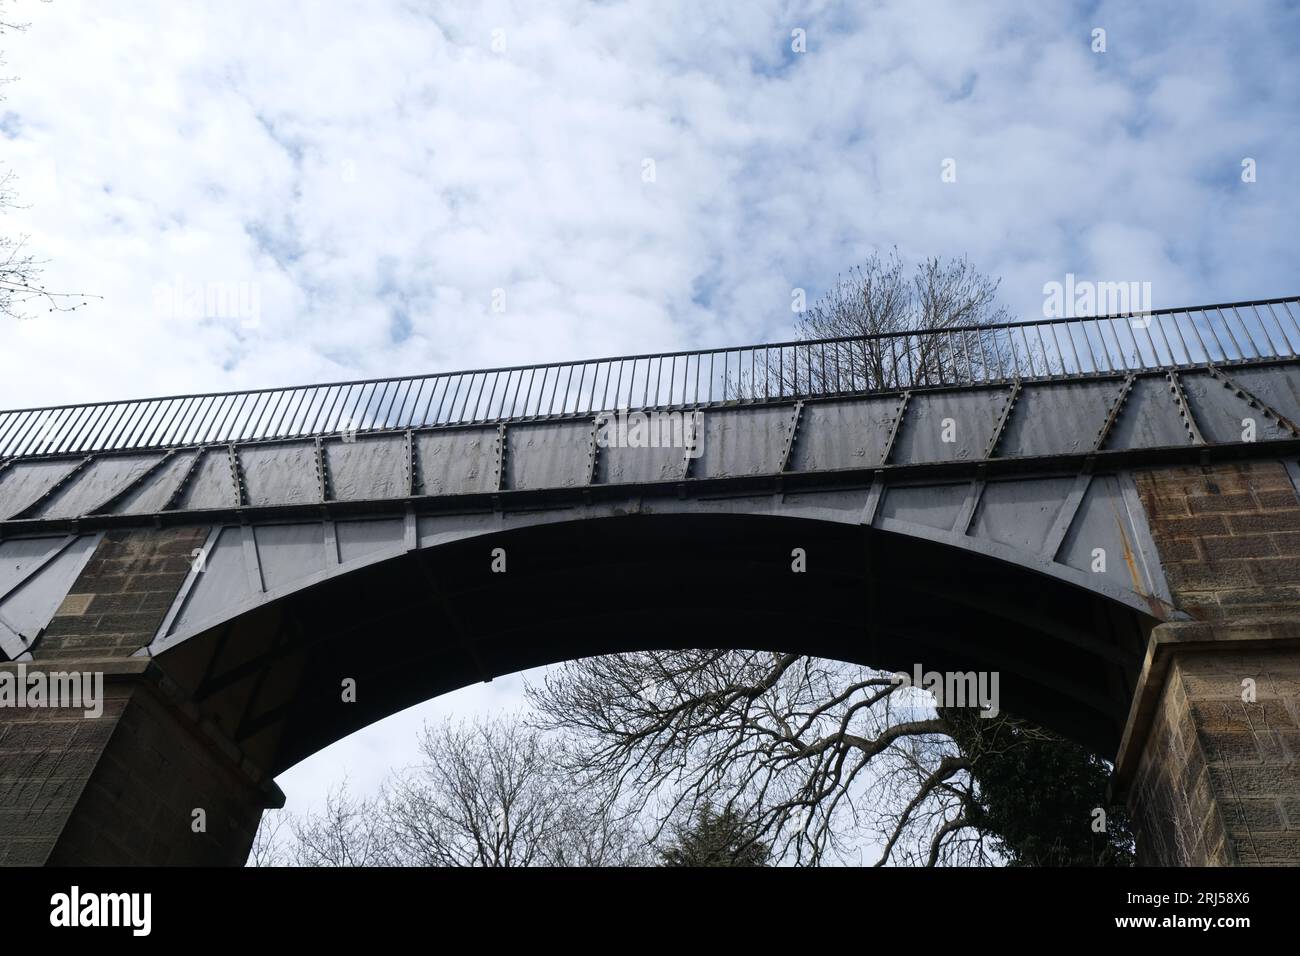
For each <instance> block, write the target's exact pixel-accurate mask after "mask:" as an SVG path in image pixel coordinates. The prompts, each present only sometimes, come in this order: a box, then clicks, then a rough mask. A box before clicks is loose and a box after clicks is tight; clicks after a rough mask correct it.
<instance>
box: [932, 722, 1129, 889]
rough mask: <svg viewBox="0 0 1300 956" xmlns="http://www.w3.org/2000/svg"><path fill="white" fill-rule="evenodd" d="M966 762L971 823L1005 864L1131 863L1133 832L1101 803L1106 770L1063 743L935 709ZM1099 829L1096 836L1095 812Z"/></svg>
mask: <svg viewBox="0 0 1300 956" xmlns="http://www.w3.org/2000/svg"><path fill="white" fill-rule="evenodd" d="M940 715H941V716H942V717H943V718H944V719H945V720H947V721H948V722H949V723H950V724H951V725H952V736H953V739H954V740H955V741H956V742H957V745H958V747H959V748H960V749H961V751H962V754H963V756H965V757H966V759H967V760H969V761H970V765H971V774H972V776H973V777H974V779H975V783H976V787H977V800H978V802H977V805H976V806H973V807H968V808H967V810H966V817H967V819H968V820H969V821H970V822H971V824H972V825H973V826H974V827H976V828H977V829H979V830H980V831H981V832H983V833H985V834H986V835H988V836H989V837H990V838H991V839H992V840H993V843H994V845H995V846H996V847H997V849H998V850H999V852H1001V853H1002V854H1003V855H1004V856H1005V857H1006V860H1007V863H1008V865H1010V866H1132V865H1133V833H1132V830H1131V828H1130V826H1129V820H1128V814H1127V812H1126V811H1125V809H1124V807H1122V806H1112V805H1108V804H1107V800H1106V787H1107V783H1108V781H1109V778H1110V766H1109V765H1108V764H1107V763H1106V761H1104V760H1102V759H1101V758H1100V757H1098V756H1097V755H1096V754H1094V753H1092V752H1090V751H1089V750H1088V749H1087V748H1085V747H1082V746H1080V745H1078V744H1076V743H1073V742H1071V741H1069V740H1065V739H1064V738H1062V737H1060V736H1058V735H1056V734H1052V733H1049V732H1047V731H1044V730H1042V729H1041V728H1039V727H1036V726H1034V725H1032V724H1029V723H1027V722H1025V721H1021V720H1017V719H1014V718H1001V719H993V720H989V719H985V718H981V717H979V716H978V715H977V714H976V712H975V711H973V710H971V709H968V708H943V709H941V710H940ZM1098 808H1101V809H1102V810H1104V811H1105V829H1104V830H1103V831H1102V832H1097V828H1098V825H1097V823H1096V821H1097V820H1098V819H1099V815H1098V814H1097V813H1096V811H1097V809H1098Z"/></svg>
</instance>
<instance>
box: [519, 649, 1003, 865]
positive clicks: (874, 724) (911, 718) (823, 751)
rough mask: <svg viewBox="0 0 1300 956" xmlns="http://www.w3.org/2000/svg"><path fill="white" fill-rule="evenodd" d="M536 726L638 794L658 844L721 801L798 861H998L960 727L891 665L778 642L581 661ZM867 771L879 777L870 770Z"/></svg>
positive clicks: (554, 683) (568, 670)
mask: <svg viewBox="0 0 1300 956" xmlns="http://www.w3.org/2000/svg"><path fill="white" fill-rule="evenodd" d="M528 694H529V699H530V702H531V703H532V704H533V706H534V707H535V708H536V709H537V711H538V714H539V716H538V718H536V722H537V725H538V726H539V728H541V729H545V730H548V731H560V732H563V733H566V734H568V735H570V741H571V742H570V745H569V746H567V747H566V748H565V751H564V755H565V759H566V769H567V770H568V771H569V772H571V773H573V774H574V776H575V779H576V780H577V781H578V784H579V786H581V787H592V788H593V789H596V790H598V791H601V792H605V793H607V794H610V795H616V796H617V797H618V798H620V799H624V800H626V801H628V806H629V807H630V808H632V809H633V810H634V811H635V812H637V813H639V814H644V815H645V816H646V817H647V818H648V820H649V821H650V822H649V823H648V824H647V825H648V826H649V827H650V831H651V838H652V839H654V840H659V839H661V837H662V835H663V834H664V833H665V832H672V831H674V830H675V829H678V828H680V825H681V821H682V820H684V819H687V820H689V819H692V818H694V817H695V816H696V815H697V814H698V813H700V812H701V811H702V810H703V809H704V808H706V807H712V806H715V805H716V806H721V807H722V808H723V809H724V810H730V811H732V812H735V813H737V814H739V815H740V816H741V817H742V818H743V819H745V820H747V821H750V822H751V823H752V825H753V831H752V832H753V834H754V838H755V839H763V840H768V841H771V843H772V846H773V851H774V854H775V855H776V856H777V857H778V858H779V859H783V860H785V861H787V862H794V863H812V864H815V863H819V862H822V861H824V860H825V859H826V858H827V857H828V856H834V857H835V858H838V859H842V860H855V859H857V858H860V851H861V849H862V847H863V846H864V845H868V844H874V845H876V846H880V847H881V848H882V850H881V852H880V854H879V856H878V859H879V861H880V862H884V861H887V860H891V859H892V860H893V861H894V862H924V863H929V864H931V865H933V864H934V863H937V862H946V863H972V862H974V863H987V862H990V861H991V860H992V859H993V855H992V854H991V853H990V852H989V850H988V847H987V846H986V843H985V841H984V840H983V839H982V838H980V836H979V835H978V834H974V833H966V834H963V836H962V838H961V839H955V838H954V836H955V835H957V834H959V833H961V831H963V830H965V829H966V827H967V825H966V823H965V822H964V821H963V818H962V811H963V808H964V807H965V806H966V805H967V803H968V801H969V800H970V799H972V793H971V790H970V780H969V777H968V775H966V773H965V771H966V769H967V765H966V761H965V758H964V757H963V756H962V754H961V753H960V752H959V751H958V749H957V748H956V746H955V745H954V743H953V741H952V739H951V738H950V737H949V736H947V731H948V724H947V722H946V721H945V720H944V719H943V718H941V717H939V716H938V715H937V714H936V713H935V711H934V708H933V707H932V706H929V707H927V706H926V702H925V698H924V697H923V696H921V695H917V694H916V693H915V692H910V691H907V690H904V689H902V688H900V686H899V684H898V683H897V682H896V681H895V680H894V678H893V677H892V675H888V674H884V673H881V672H878V671H872V670H870V669H867V668H862V667H857V666H854V665H849V664H841V663H837V662H833V661H824V660H819V659H815V658H810V657H803V656H798V655H793V654H773V653H771V652H767V651H730V650H686V651H653V652H644V653H637V654H625V655H617V656H610V657H594V658H587V659H583V660H578V661H571V662H568V663H566V664H564V665H562V666H561V667H560V668H558V669H557V670H555V671H553V672H552V673H550V674H548V675H547V676H546V677H545V678H544V680H543V682H542V683H541V684H540V685H533V686H530V688H529V691H528ZM869 765H870V767H871V771H870V772H867V768H868V766H869Z"/></svg>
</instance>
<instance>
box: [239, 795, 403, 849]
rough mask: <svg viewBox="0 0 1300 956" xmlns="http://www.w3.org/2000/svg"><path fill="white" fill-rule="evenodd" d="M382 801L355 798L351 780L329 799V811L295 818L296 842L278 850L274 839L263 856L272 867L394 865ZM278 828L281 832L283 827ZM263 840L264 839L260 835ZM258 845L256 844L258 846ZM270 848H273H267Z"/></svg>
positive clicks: (292, 819)
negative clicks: (349, 790)
mask: <svg viewBox="0 0 1300 956" xmlns="http://www.w3.org/2000/svg"><path fill="white" fill-rule="evenodd" d="M379 807H380V804H379V801H377V800H373V799H366V798H363V797H354V796H352V794H351V793H349V792H348V783H347V780H344V781H343V782H342V783H340V784H339V785H338V786H337V787H336V788H335V789H333V790H331V791H330V792H329V793H328V794H327V795H326V797H325V809H324V810H323V811H320V812H311V813H307V814H306V815H304V816H302V817H298V818H291V819H290V821H289V827H290V830H291V832H292V834H293V840H292V842H290V843H289V844H288V845H287V846H285V847H284V848H282V849H279V848H275V845H274V844H275V841H274V835H272V837H271V838H270V839H267V840H264V846H263V847H262V849H261V852H262V853H264V855H266V856H267V857H268V859H269V860H270V863H271V865H273V864H274V863H275V862H277V861H278V860H279V859H283V861H284V862H286V863H288V864H290V865H293V866H326V867H351V866H379V865H383V864H386V863H391V862H393V860H392V856H393V853H392V848H391V846H390V844H389V842H388V834H387V832H386V830H385V828H384V826H383V825H382V820H381V816H380V813H379ZM275 826H276V827H277V828H278V826H279V823H278V822H277V823H276V824H275ZM259 838H260V835H259ZM257 843H258V841H257V840H254V846H257ZM266 844H269V846H267V845H266Z"/></svg>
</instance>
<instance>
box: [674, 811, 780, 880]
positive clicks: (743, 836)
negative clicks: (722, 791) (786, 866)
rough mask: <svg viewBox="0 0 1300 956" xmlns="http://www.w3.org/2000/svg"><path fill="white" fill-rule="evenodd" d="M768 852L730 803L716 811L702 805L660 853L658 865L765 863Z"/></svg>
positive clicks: (769, 852) (741, 864)
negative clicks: (729, 805)
mask: <svg viewBox="0 0 1300 956" xmlns="http://www.w3.org/2000/svg"><path fill="white" fill-rule="evenodd" d="M771 852H772V851H771V848H770V847H769V846H768V845H767V844H766V843H763V842H762V841H761V840H759V839H757V837H756V836H755V833H754V827H753V826H752V825H750V824H749V823H747V822H746V821H745V820H744V819H742V818H741V816H740V814H738V813H736V811H735V810H733V809H732V808H731V807H727V808H725V809H724V810H723V811H722V812H721V813H717V812H716V811H714V809H713V808H712V807H708V806H706V807H704V808H703V809H702V810H701V811H700V813H699V816H698V817H696V819H695V820H694V822H693V823H692V824H691V825H690V826H689V827H683V828H680V829H678V831H677V835H676V841H675V843H674V844H673V845H672V846H670V847H668V848H667V849H665V850H661V851H660V857H661V865H662V866H767V863H768V859H769V858H770V856H771Z"/></svg>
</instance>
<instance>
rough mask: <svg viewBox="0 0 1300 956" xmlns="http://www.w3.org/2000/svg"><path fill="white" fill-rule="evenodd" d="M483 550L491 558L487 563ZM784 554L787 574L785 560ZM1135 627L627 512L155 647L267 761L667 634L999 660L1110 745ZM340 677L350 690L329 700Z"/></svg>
mask: <svg viewBox="0 0 1300 956" xmlns="http://www.w3.org/2000/svg"><path fill="white" fill-rule="evenodd" d="M497 548H500V549H502V550H503V551H504V560H505V562H506V570H505V572H504V573H502V572H499V571H493V569H492V566H493V563H494V562H493V557H492V552H493V550H494V549H497ZM795 549H803V552H804V553H805V554H806V555H807V570H806V572H802V573H797V572H795V571H793V570H792V562H793V560H794V559H793V558H792V554H793V553H794V551H795ZM1151 623H1152V621H1151V619H1150V618H1144V616H1143V615H1140V614H1139V613H1137V612H1135V611H1132V610H1131V609H1128V608H1125V607H1122V606H1119V605H1116V604H1114V603H1113V602H1110V601H1107V600H1106V599H1104V598H1102V597H1100V596H1098V595H1096V594H1092V593H1089V592H1087V591H1085V590H1082V589H1080V588H1076V587H1072V586H1070V585H1068V584H1065V583H1063V582H1060V581H1055V580H1052V579H1050V578H1045V577H1042V576H1039V575H1036V574H1033V573H1031V572H1029V571H1026V570H1024V569H1022V568H1018V567H1015V566H1014V565H1008V564H1006V563H1004V562H1000V561H996V560H993V559H991V558H987V557H980V556H977V555H971V554H963V553H961V552H957V551H954V550H953V549H951V548H948V547H945V546H943V545H940V544H936V543H934V542H929V541H925V540H920V539H916V538H909V537H907V536H903V535H898V534H890V533H888V532H883V531H878V530H868V529H865V528H861V527H853V526H847V525H834V524H830V523H826V522H815V521H800V520H793V519H782V518H770V517H769V518H762V517H752V516H721V515H715V516H707V515H677V516H628V517H623V518H610V519H605V520H597V521H579V522H566V523H562V524H553V525H542V526H538V527H533V528H527V529H522V530H517V531H511V532H504V533H500V534H496V535H486V536H483V537H476V538H473V539H470V540H466V541H461V542H457V543H454V544H449V545H444V546H441V547H438V548H433V549H428V550H424V551H415V552H411V553H409V554H406V555H403V556H401V557H399V558H394V559H391V560H388V561H384V562H381V563H378V564H374V565H370V566H368V567H365V568H362V569H360V570H358V571H354V572H352V573H350V574H348V575H345V576H342V577H340V578H337V579H333V580H330V581H327V582H324V583H322V584H319V585H316V586H314V587H311V588H308V589H306V590H303V591H300V592H297V593H295V594H291V595H289V596H287V597H285V598H283V599H280V600H278V601H274V602H272V603H269V604H267V605H264V606H262V607H260V608H258V609H257V610H255V611H253V612H251V613H248V614H245V615H242V616H240V617H238V618H236V619H234V620H232V621H229V622H226V623H224V624H221V625H219V626H217V627H215V628H213V629H211V630H209V631H206V632H204V633H202V634H200V635H196V636H195V637H191V638H189V639H188V640H185V641H182V642H181V643H179V644H177V645H175V646H174V647H173V648H172V649H170V650H165V651H163V652H161V654H160V655H159V656H158V661H159V663H161V664H162V665H163V666H164V667H165V669H166V671H167V673H168V674H169V675H170V676H171V678H172V679H173V680H175V681H177V682H178V683H179V684H181V685H182V686H183V687H184V688H185V689H186V691H187V692H188V693H189V694H190V695H192V697H193V699H194V700H195V701H196V702H197V704H198V706H199V708H200V709H201V711H202V712H203V714H204V715H205V716H206V717H210V718H211V719H212V720H213V721H214V722H216V723H217V724H218V725H219V726H220V727H221V728H222V729H223V730H224V731H225V733H226V734H227V735H228V736H229V737H230V738H231V739H232V740H234V742H235V743H236V744H238V746H239V747H240V748H241V749H242V750H244V751H245V752H246V753H247V754H248V755H249V756H250V757H252V758H253V759H254V760H255V761H256V762H258V763H259V764H261V765H263V766H267V767H269V768H271V770H272V772H279V771H280V770H282V769H284V768H285V767H287V766H290V765H291V764H293V763H295V762H297V761H298V760H300V759H302V758H303V757H306V756H308V755H309V754H311V753H313V752H315V751H317V750H319V749H321V748H322V747H324V746H326V745H328V744H329V743H331V742H332V741H334V740H336V739H338V738H340V737H342V736H344V735H346V734H348V733H350V732H352V731H354V730H356V729H358V728H359V727H361V726H364V725H365V724H367V723H370V722H371V721H374V720H377V719H379V718H382V717H384V716H386V715H388V714H391V713H393V712H394V711H395V710H397V709H400V708H402V707H405V706H408V705H412V704H415V703H418V702H420V701H423V700H426V699H428V698H430V697H432V696H434V695H437V694H440V693H445V692H447V691H450V690H453V689H455V688H458V687H461V686H464V685H466V684H470V683H474V682H476V681H482V680H488V679H491V678H493V677H495V676H499V675H502V674H507V673H512V672H515V671H519V670H522V669H525V668H529V667H534V666H537V665H541V664H547V663H552V662H556V661H563V660H569V659H573V658H577V657H583V656H588V655H593V654H605V653H613V652H620V651H631V650H642V649H651V648H685V647H735V648H757V649H770V650H774V651H777V650H779V651H798V652H804V653H808V654H813V655H817V656H821V657H827V658H833V659H840V660H846V661H851V662H857V663H861V664H866V665H870V666H874V667H883V668H888V669H891V670H907V671H909V672H910V671H911V670H912V669H913V667H914V666H915V665H918V664H919V665H922V667H923V669H924V670H939V671H946V670H961V671H967V670H981V671H989V670H998V671H1000V672H1001V675H1002V676H1001V694H1002V700H1003V707H1004V708H1005V709H1007V710H1011V711H1014V712H1016V713H1021V714H1023V715H1025V716H1027V717H1031V718H1032V719H1035V720H1038V721H1040V722H1042V723H1043V724H1045V725H1046V726H1049V727H1053V728H1055V729H1058V730H1059V731H1060V732H1062V733H1064V734H1066V735H1068V736H1070V737H1072V738H1074V739H1077V740H1080V741H1081V742H1085V743H1088V744H1089V745H1091V746H1093V747H1095V748H1097V749H1098V750H1099V751H1101V752H1107V753H1109V752H1113V751H1114V750H1115V748H1116V746H1117V745H1118V742H1119V736H1120V733H1121V732H1122V729H1123V724H1124V720H1125V717H1126V715H1127V712H1128V707H1129V701H1130V700H1131V698H1132V693H1133V687H1134V682H1135V681H1136V678H1137V674H1138V670H1139V668H1140V665H1141V656H1142V652H1143V650H1144V649H1145V646H1146V633H1147V631H1149V628H1150V625H1151ZM346 678H352V679H354V680H355V681H356V684H357V690H358V693H357V700H356V702H355V703H344V702H343V701H342V695H341V692H340V688H341V686H342V683H343V681H344V680H345V679H346Z"/></svg>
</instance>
